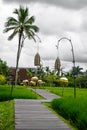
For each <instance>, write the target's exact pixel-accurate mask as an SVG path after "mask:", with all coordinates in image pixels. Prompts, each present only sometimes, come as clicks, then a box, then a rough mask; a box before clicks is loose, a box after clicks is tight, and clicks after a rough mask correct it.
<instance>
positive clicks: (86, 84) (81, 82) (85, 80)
mask: <svg viewBox="0 0 87 130" xmlns="http://www.w3.org/2000/svg"><path fill="white" fill-rule="evenodd" d="M76 83H77V85H78V86H79V87H80V88H87V76H84V77H78V78H76Z"/></svg>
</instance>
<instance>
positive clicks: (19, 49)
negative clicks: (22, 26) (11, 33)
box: [15, 32, 22, 87]
mask: <svg viewBox="0 0 87 130" xmlns="http://www.w3.org/2000/svg"><path fill="white" fill-rule="evenodd" d="M21 36H22V33H21V32H19V44H18V51H17V60H16V72H15V87H16V86H17V80H18V64H19V58H20V52H21Z"/></svg>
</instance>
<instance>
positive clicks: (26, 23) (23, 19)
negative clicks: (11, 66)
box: [4, 6, 39, 86]
mask: <svg viewBox="0 0 87 130" xmlns="http://www.w3.org/2000/svg"><path fill="white" fill-rule="evenodd" d="M13 13H14V14H16V15H17V19H16V18H14V17H9V18H8V19H7V22H6V23H5V29H4V32H8V31H12V30H13V32H12V34H11V35H10V36H9V37H8V40H12V39H13V38H14V37H15V36H16V35H17V34H18V39H19V41H18V50H17V59H16V74H15V86H16V85H17V79H18V64H19V58H20V54H21V50H22V47H23V43H24V40H25V38H26V37H28V39H33V40H34V41H35V42H36V39H35V36H37V35H36V33H37V32H38V31H39V28H38V27H37V26H36V25H34V24H33V23H34V22H35V18H34V16H31V17H29V14H28V8H27V7H26V8H23V7H21V6H20V8H19V9H15V10H14V12H13Z"/></svg>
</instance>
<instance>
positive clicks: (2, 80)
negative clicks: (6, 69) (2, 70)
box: [0, 75, 6, 85]
mask: <svg viewBox="0 0 87 130" xmlns="http://www.w3.org/2000/svg"><path fill="white" fill-rule="evenodd" d="M5 83H6V78H5V76H4V75H0V85H4V84H5Z"/></svg>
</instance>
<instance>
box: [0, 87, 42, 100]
mask: <svg viewBox="0 0 87 130" xmlns="http://www.w3.org/2000/svg"><path fill="white" fill-rule="evenodd" d="M10 95H11V86H8V85H5V86H0V101H7V100H9V99H38V98H40V96H38V95H37V94H35V93H34V92H33V91H32V90H31V89H29V88H28V87H26V86H17V87H16V88H13V93H12V96H11V97H10Z"/></svg>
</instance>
